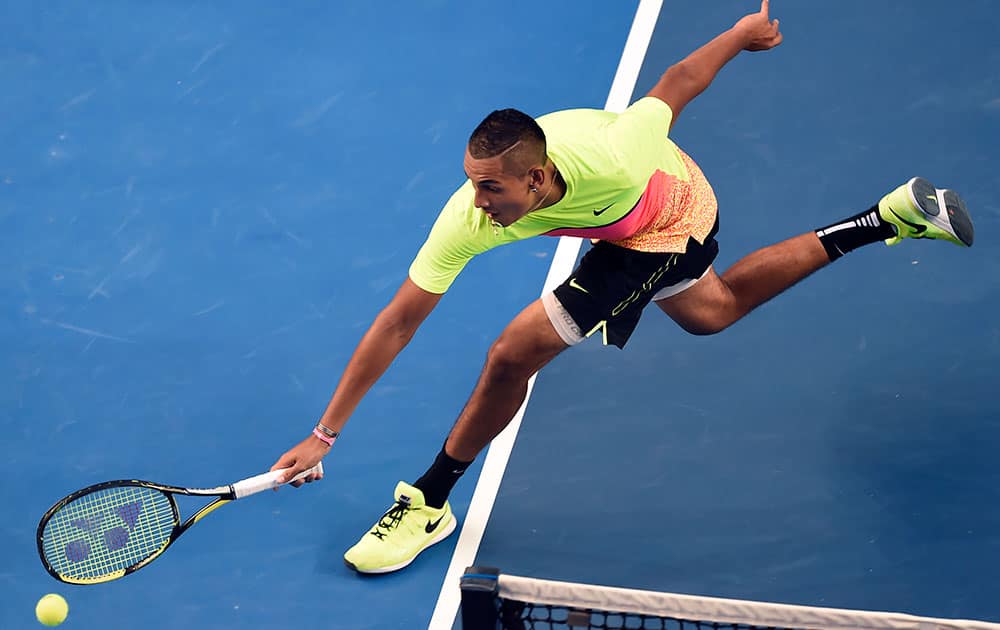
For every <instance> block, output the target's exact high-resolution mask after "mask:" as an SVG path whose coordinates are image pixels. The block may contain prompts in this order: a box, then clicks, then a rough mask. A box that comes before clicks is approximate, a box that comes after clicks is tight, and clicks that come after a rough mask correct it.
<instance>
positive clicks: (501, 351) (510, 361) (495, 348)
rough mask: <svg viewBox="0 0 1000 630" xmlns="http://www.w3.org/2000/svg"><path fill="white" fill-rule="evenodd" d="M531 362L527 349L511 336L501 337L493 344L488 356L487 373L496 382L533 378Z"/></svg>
mask: <svg viewBox="0 0 1000 630" xmlns="http://www.w3.org/2000/svg"><path fill="white" fill-rule="evenodd" d="M529 365H530V361H528V357H527V356H526V352H525V349H524V348H523V347H522V345H521V344H519V343H517V341H516V340H514V339H511V338H510V336H509V335H506V334H504V335H501V336H500V338H499V339H497V340H496V341H494V342H493V345H492V346H490V350H489V352H488V353H487V355H486V369H485V373H486V376H487V377H488V378H490V379H491V380H495V381H506V380H513V379H518V378H524V377H526V376H531V374H530V373H529V372H530V367H529Z"/></svg>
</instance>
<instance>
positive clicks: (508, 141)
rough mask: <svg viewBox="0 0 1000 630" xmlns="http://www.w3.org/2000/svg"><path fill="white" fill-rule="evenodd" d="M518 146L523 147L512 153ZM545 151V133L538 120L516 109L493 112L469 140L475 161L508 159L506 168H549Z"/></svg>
mask: <svg viewBox="0 0 1000 630" xmlns="http://www.w3.org/2000/svg"><path fill="white" fill-rule="evenodd" d="M518 144H520V146H518V147H517V148H516V149H514V150H513V151H510V149H511V148H513V147H514V146H515V145H518ZM545 148H546V146H545V132H544V131H542V128H541V127H539V126H538V123H537V122H536V121H535V119H534V118H532V117H531V116H529V115H527V114H525V113H524V112H521V111H518V110H516V109H498V110H496V111H494V112H492V113H491V114H490V115H489V116H487V117H486V118H484V119H483V122H481V123H479V126H478V127H476V129H475V131H473V132H472V136H471V137H470V138H469V154H470V155H471V156H472V157H473V158H475V159H477V160H481V159H485V158H491V157H496V156H498V155H504V164H505V166H507V165H513V164H517V165H518V166H521V167H523V168H530V166H531V164H529V162H531V163H541V164H545V163H546V162H547V157H546V152H545ZM508 151H509V153H508ZM505 154H506V155H505Z"/></svg>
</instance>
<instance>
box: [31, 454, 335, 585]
mask: <svg viewBox="0 0 1000 630" xmlns="http://www.w3.org/2000/svg"><path fill="white" fill-rule="evenodd" d="M282 472H284V471H283V470H273V471H271V472H268V473H264V474H262V475H257V476H255V477H250V478H248V479H244V480H242V481H237V482H236V483H232V484H229V485H228V486H219V487H217V488H177V487H175V486H165V485H163V484H159V483H152V482H149V481H140V480H137V479H123V480H119V481H105V482H104V483H99V484H95V485H93V486H90V487H87V488H84V489H82V490H77V491H76V492H74V493H73V494H71V495H69V496H68V497H65V498H64V499H61V500H60V501H59V502H57V503H56V504H55V505H53V506H52V507H51V508H49V510H48V511H47V512H46V513H45V516H43V517H42V520H41V522H40V523H38V555H39V556H40V557H41V559H42V564H43V565H45V569H46V570H47V571H48V572H49V573H50V574H51V575H52V577H54V578H56V579H57V580H60V581H62V582H67V583H69V584H99V583H101V582H110V581H111V580H117V579H118V578H120V577H124V576H126V575H128V574H129V573H132V572H133V571H138V570H139V569H141V568H142V567H144V566H146V565H147V564H149V563H150V562H152V561H153V560H155V559H156V558H158V557H159V556H160V555H161V554H162V553H163V552H164V551H166V550H167V548H168V547H170V545H171V544H173V542H174V541H175V540H177V539H178V538H179V537H180V535H181V534H183V533H184V532H186V531H187V530H188V529H189V528H190V527H191V526H192V525H194V524H195V523H197V522H198V521H200V520H201V519H203V518H205V516H207V515H208V514H209V513H210V512H212V511H214V510H216V509H218V508H220V507H222V506H223V505H225V504H226V503H229V502H230V501H235V500H236V499H242V498H243V497H248V496H250V495H251V494H257V493H258V492H263V491H264V490H269V489H271V488H275V487H277V486H278V485H279V484H278V482H277V479H278V476H279V475H280V474H281V473H282ZM313 473H318V474H322V473H323V464H322V463H319V464H316V466H314V467H312V468H310V469H309V470H307V471H305V472H302V473H299V474H298V475H296V476H295V477H294V478H293V479H290V480H289V481H295V480H296V479H301V478H303V477H305V476H306V475H310V474H313ZM178 494H184V495H188V496H202V497H217V498H216V499H215V501H212V502H211V503H209V504H208V505H206V506H204V507H203V508H201V509H200V510H198V511H197V512H195V513H194V514H192V515H191V516H190V517H188V519H187V520H186V521H184V522H183V523H181V517H180V510H178V509H177V502H176V501H175V500H174V495H178Z"/></svg>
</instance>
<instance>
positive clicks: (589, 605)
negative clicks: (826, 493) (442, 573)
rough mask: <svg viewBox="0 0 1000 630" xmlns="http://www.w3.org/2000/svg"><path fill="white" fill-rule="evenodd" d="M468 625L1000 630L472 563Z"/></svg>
mask: <svg viewBox="0 0 1000 630" xmlns="http://www.w3.org/2000/svg"><path fill="white" fill-rule="evenodd" d="M461 588H462V628H463V629H464V630H495V629H498V628H503V629H505V630H507V629H512V630H529V629H532V630H534V629H542V628H544V629H549V628H553V629H554V628H566V629H569V630H576V629H578V628H598V629H604V628H609V629H616V630H617V629H625V628H636V629H644V630H645V629H647V628H661V629H664V630H667V629H669V630H688V629H701V628H705V629H708V628H711V629H713V630H721V629H726V630H728V629H730V628H732V629H734V630H748V629H756V628H789V629H803V630H848V629H851V630H879V629H886V630H910V629H912V630H959V629H961V630H1000V624H997V623H988V622H983V621H968V620H960V619H933V618H929V617H917V616H913V615H906V614H901V613H886V612H866V611H860V610H842V609H835V608H815V607H810V606H793V605H789V604H768V603H762V602H752V601H743V600H735V599H721V598H716V597H697V596H692V595H678V594H673V593H658V592H655V591H640V590H633V589H624V588H613V587H605V586H594V585H589V584H574V583H571V582H555V581H552V580H540V579H535V578H526V577H518V576H513V575H506V574H501V573H500V572H499V571H498V570H497V569H495V568H492V567H469V568H468V569H467V570H466V572H465V575H464V576H462V581H461Z"/></svg>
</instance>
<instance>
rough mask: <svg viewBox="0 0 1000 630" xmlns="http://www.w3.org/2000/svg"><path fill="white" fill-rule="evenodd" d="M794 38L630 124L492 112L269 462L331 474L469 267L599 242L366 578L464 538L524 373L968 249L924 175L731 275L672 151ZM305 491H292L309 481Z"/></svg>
mask: <svg viewBox="0 0 1000 630" xmlns="http://www.w3.org/2000/svg"><path fill="white" fill-rule="evenodd" d="M781 40H782V35H781V32H780V31H779V28H778V20H771V19H770V16H769V13H768V1H767V0H764V1H763V2H762V4H761V7H760V11H759V12H756V13H753V14H750V15H747V16H745V17H743V18H742V19H740V20H739V21H738V22H736V24H735V25H734V26H733V27H732V28H730V29H728V30H726V31H725V32H724V33H722V34H720V35H719V36H717V37H716V38H715V39H713V40H712V41H710V42H709V43H708V44H706V45H704V46H703V47H701V48H699V49H698V50H696V51H695V52H694V53H692V54H691V55H689V56H688V57H687V58H685V59H684V60H682V61H681V62H679V63H677V64H675V65H673V66H671V67H670V68H669V69H668V70H667V71H666V72H665V73H664V74H663V76H662V78H661V79H660V81H659V82H658V83H657V84H656V86H655V87H653V89H652V90H651V91H650V92H649V94H647V95H646V96H645V97H644V98H641V99H639V100H638V101H636V102H635V103H633V104H632V105H631V106H630V107H629V108H628V109H627V110H626V111H625V112H623V113H621V114H615V113H610V112H606V111H599V110H589V109H579V110H569V111H560V112H556V113H552V114H548V115H546V116H542V117H540V118H538V119H537V120H536V119H533V118H532V117H530V116H528V115H526V114H523V113H521V112H519V111H516V110H513V109H505V110H500V111H495V112H493V113H491V114H490V115H489V116H487V117H486V119H485V120H483V121H482V123H481V124H480V125H479V126H478V127H477V128H476V129H475V131H473V133H472V136H471V138H470V139H469V143H468V147H467V150H466V153H465V160H464V162H465V172H466V174H467V175H468V180H467V181H466V182H465V183H464V184H463V185H462V186H461V187H460V188H459V189H458V190H457V191H456V192H455V193H454V194H453V195H452V197H451V199H450V200H449V201H448V202H447V204H446V205H445V206H444V209H443V210H442V212H441V214H440V216H439V217H438V219H437V221H436V223H435V224H434V226H433V228H432V229H431V232H430V235H429V236H428V238H427V240H426V242H425V243H424V245H423V247H422V248H421V249H420V251H419V252H418V253H417V255H416V258H415V260H413V262H412V265H411V266H410V269H409V277H408V279H407V280H405V281H404V282H403V285H402V286H401V287H400V288H399V291H398V292H397V293H396V295H395V296H394V297H393V299H392V301H391V302H390V303H389V304H388V306H386V307H385V309H384V310H382V312H381V313H380V314H379V315H378V316H377V317H376V318H375V321H374V323H373V324H372V325H371V327H370V328H369V329H368V332H367V333H366V334H365V335H364V337H363V338H362V339H361V342H360V344H359V345H358V347H357V349H356V350H355V353H354V355H353V357H352V358H351V360H350V362H349V363H348V365H347V367H346V369H345V371H344V374H343V376H342V377H341V380H340V383H339V384H338V386H337V388H336V391H335V392H334V394H333V397H332V399H331V401H330V404H329V406H328V407H327V409H326V412H325V413H324V414H323V416H322V417H321V418H320V420H319V424H318V426H317V427H316V428H315V429H314V430H313V433H312V434H310V435H309V436H308V437H306V439H305V440H303V441H302V442H300V443H299V444H297V445H296V446H294V447H293V448H292V449H291V450H289V451H288V452H286V453H285V454H283V455H282V456H281V457H280V458H279V459H278V460H277V462H275V464H274V467H273V468H274V469H276V468H289V471H288V473H287V475H288V476H291V475H295V474H296V473H298V472H299V471H302V470H306V469H308V468H309V467H311V466H314V465H315V464H316V463H317V462H319V461H320V460H321V459H322V458H323V457H324V456H325V455H326V454H327V453H328V452H329V450H330V447H331V446H332V444H333V440H334V439H335V438H336V435H337V434H338V433H339V432H340V430H341V429H342V427H343V426H344V425H345V423H346V422H347V420H348V418H349V416H350V415H351V413H352V412H353V411H354V409H355V407H356V406H357V404H358V403H359V402H360V400H361V398H362V397H363V396H364V394H365V393H366V392H367V391H368V389H369V388H370V387H371V386H372V385H373V384H374V383H375V382H376V380H377V379H378V378H379V377H380V376H381V375H382V373H383V372H384V371H385V370H386V369H387V368H388V367H389V364H390V363H391V362H392V361H393V359H394V358H395V357H396V355H397V354H398V353H399V352H400V351H401V350H402V349H403V347H404V346H405V345H406V344H407V343H408V342H409V340H410V338H411V337H412V336H413V334H414V332H416V330H417V328H418V327H419V326H420V324H421V322H423V320H424V318H426V317H427V315H428V314H429V313H430V312H431V310H433V308H434V307H435V305H436V304H437V303H438V301H439V300H440V299H441V296H442V294H444V293H445V292H446V291H447V290H448V288H449V286H450V285H451V284H452V281H453V280H454V279H455V277H456V276H457V275H458V273H459V272H460V271H461V270H462V268H463V267H464V266H465V264H466V263H467V262H468V261H469V260H470V259H471V258H472V257H473V256H476V255H477V254H481V253H483V252H485V251H487V250H490V249H492V248H494V247H497V246H500V245H503V244H505V243H510V242H513V241H517V240H521V239H525V238H529V237H532V236H538V235H545V236H562V235H572V236H580V237H585V238H588V239H594V240H596V244H595V245H594V246H593V247H592V248H591V249H590V250H589V251H588V252H587V253H586V255H585V256H584V257H583V259H582V260H581V262H580V265H579V266H578V267H577V268H576V269H575V270H574V271H573V273H572V275H570V277H569V278H567V279H566V281H565V282H563V283H562V285H560V286H559V287H557V288H556V289H555V290H554V291H552V292H551V293H548V294H546V295H544V296H543V297H542V298H540V299H539V300H536V301H535V302H533V303H531V304H529V305H528V307H527V308H525V309H524V310H523V311H522V312H521V313H520V314H519V315H517V317H515V318H514V320H513V321H512V322H511V323H510V324H509V325H508V326H507V327H506V329H505V330H504V331H503V333H502V334H501V335H500V337H499V338H498V339H497V340H496V342H495V343H494V344H493V345H492V347H491V348H490V351H489V353H488V356H487V359H486V364H485V366H484V367H483V370H482V374H481V376H480V378H479V382H478V384H477V385H476V387H475V389H474V390H473V392H472V395H471V397H470V398H469V400H468V402H467V404H466V406H465V408H464V410H463V411H462V413H461V414H460V415H459V417H458V420H457V422H456V423H455V425H454V427H453V428H452V430H451V432H450V434H449V435H448V437H447V441H446V442H445V443H444V446H443V448H442V449H441V451H440V452H439V453H438V454H437V457H436V458H435V459H434V461H433V462H432V463H431V465H430V467H429V468H428V469H427V471H426V472H425V473H424V474H423V475H422V476H421V477H420V478H418V479H417V480H416V481H415V482H414V483H412V484H409V483H405V482H400V483H399V484H398V485H397V486H396V489H395V494H394V502H393V504H392V506H391V507H390V508H389V510H388V511H387V512H385V514H383V515H382V517H381V518H379V519H378V521H377V522H376V523H375V524H374V525H373V526H372V527H371V529H370V530H368V531H367V532H366V533H365V534H364V535H363V536H362V537H361V540H360V541H359V542H358V543H357V544H356V545H354V546H353V547H351V548H350V549H349V550H348V551H347V553H346V554H345V556H344V559H345V561H346V562H347V564H348V565H349V566H351V567H352V568H353V569H355V570H357V571H359V572H362V573H385V572H389V571H395V570H397V569H400V568H402V567H405V566H406V565H408V564H410V563H411V562H412V561H413V559H414V558H415V557H416V556H417V555H418V554H419V553H420V552H421V551H423V550H424V549H426V548H427V547H429V546H431V545H433V544H434V543H437V542H439V541H441V540H443V539H444V538H445V537H447V536H448V535H449V534H450V533H451V532H452V531H453V530H454V529H455V527H456V524H457V522H456V518H455V516H454V515H453V514H452V511H451V508H450V506H449V504H448V501H447V499H448V495H449V493H450V492H451V489H452V487H453V486H454V485H455V483H456V482H457V481H458V480H459V478H460V477H461V476H462V474H463V473H464V472H465V470H466V468H468V466H469V464H470V463H471V462H472V461H473V460H474V459H475V457H476V456H477V455H478V454H479V452H480V451H482V450H483V449H484V448H485V447H486V445H487V444H488V443H489V442H490V440H492V439H493V438H494V437H495V436H496V435H497V434H498V433H499V432H500V431H501V430H502V429H503V428H504V427H505V426H506V425H507V423H508V422H510V420H511V418H512V417H513V416H514V414H515V412H516V411H517V409H518V408H519V407H520V405H521V403H522V402H523V400H524V397H525V395H526V391H527V383H528V379H529V377H531V375H532V374H534V373H535V372H536V371H538V370H539V369H541V368H542V367H543V366H544V365H545V364H546V363H548V362H549V361H550V360H552V358H553V357H555V356H556V355H558V354H559V353H560V352H562V351H563V350H565V349H566V348H568V347H570V346H573V345H575V344H577V343H580V342H581V341H582V340H583V339H585V338H587V337H589V336H591V335H597V336H599V338H600V339H602V341H603V343H604V344H608V345H614V346H617V347H619V348H623V347H624V346H625V344H626V342H627V341H628V339H629V336H630V335H631V334H632V331H633V330H634V329H635V327H636V324H637V323H638V322H639V317H640V315H641V314H642V312H643V310H644V309H645V307H646V306H647V305H648V304H649V303H650V302H653V303H654V304H655V305H656V306H657V307H658V308H659V309H660V310H661V311H663V312H664V313H666V315H667V316H669V317H670V318H671V319H673V320H674V321H675V322H677V323H678V324H679V325H680V326H681V327H682V328H683V329H684V330H686V331H688V332H690V333H692V334H696V335H710V334H714V333H717V332H719V331H721V330H724V329H725V328H726V327H728V326H730V325H732V324H733V323H734V322H736V321H738V320H739V319H740V318H742V317H743V316H744V315H746V314H747V313H749V312H750V311H751V310H753V309H754V308H756V307H757V306H759V305H760V304H763V303H764V302H766V301H767V300H769V299H771V298H773V297H774V296H776V295H778V294H779V293H781V292H782V291H784V290H785V289H787V288H789V287H791V286H792V285H794V284H795V283H797V282H799V281H800V280H802V279H803V278H805V277H807V276H808V275H810V274H811V273H813V272H814V271H816V270H818V269H820V268H822V267H825V266H826V265H828V264H830V263H831V262H832V261H834V260H837V259H838V258H840V257H842V256H843V255H844V254H846V253H848V252H850V251H851V250H853V249H856V248H858V247H861V246H863V245H867V244H870V243H876V242H880V241H881V242H885V243H887V244H890V245H893V244H896V243H898V242H900V241H901V240H902V239H906V238H928V239H940V240H946V241H951V242H952V243H955V244H957V245H961V246H970V245H972V241H973V227H972V222H971V219H970V217H969V214H968V212H967V210H966V208H965V205H964V203H963V202H962V200H961V198H960V197H959V196H958V195H957V194H955V193H954V192H952V191H948V190H939V189H937V188H935V187H934V186H933V185H931V184H930V183H929V182H927V181H926V180H924V179H921V178H914V179H911V180H910V181H908V182H907V183H905V184H903V185H901V186H899V187H898V188H896V189H895V190H893V191H892V192H890V193H889V194H887V195H886V196H884V197H882V199H881V200H879V201H878V202H877V203H876V204H874V205H872V206H870V207H869V208H868V209H866V210H864V211H862V212H860V213H858V214H857V215H855V216H852V217H847V218H845V219H843V220H840V221H837V222H836V223H833V224H831V225H829V226H825V227H822V228H820V229H818V230H814V231H809V232H806V233H804V234H801V235H799V236H795V237H794V238H791V239H789V240H786V241H783V242H780V243H778V244H775V245H772V246H770V247H766V248H764V249H761V250H758V251H756V252H754V253H752V254H750V255H749V256H747V257H745V258H743V259H742V260H740V261H738V262H737V263H736V264H735V265H733V266H732V267H731V268H729V269H727V270H726V271H725V272H724V273H722V274H721V275H719V274H717V273H716V270H715V269H714V268H713V266H712V262H713V261H714V260H715V257H716V255H717V253H718V251H719V246H718V243H717V242H716V235H717V232H718V229H719V219H718V212H717V204H716V199H715V195H714V194H713V192H712V188H711V186H710V185H709V183H708V181H707V180H706V179H705V176H704V175H703V174H702V172H701V170H700V169H699V168H698V166H697V164H695V162H694V161H693V160H692V159H691V158H690V157H689V156H688V155H687V154H686V153H685V152H684V151H682V150H681V149H680V148H679V147H678V146H677V145H676V144H674V143H673V142H672V141H671V140H670V139H669V137H668V133H669V131H670V128H671V126H672V125H673V123H674V122H675V121H676V120H677V117H678V116H679V115H680V114H681V112H682V111H683V110H684V107H685V106H686V105H687V104H688V103H689V102H690V101H691V100H692V99H693V98H695V97H696V96H698V95H699V94H700V93H701V92H702V91H703V90H705V88H707V87H708V85H709V84H710V83H711V82H712V80H713V79H714V78H715V76H716V73H718V72H719V70H720V69H721V68H722V66H724V65H725V64H726V63H727V62H728V61H729V60H731V59H732V58H733V57H735V56H736V55H737V54H739V53H740V51H744V50H746V51H763V50H769V49H771V48H774V47H775V46H777V45H779V44H780V43H781ZM301 483H302V481H298V482H295V484H294V485H300V484H301Z"/></svg>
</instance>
